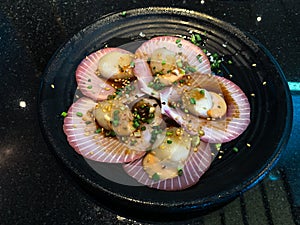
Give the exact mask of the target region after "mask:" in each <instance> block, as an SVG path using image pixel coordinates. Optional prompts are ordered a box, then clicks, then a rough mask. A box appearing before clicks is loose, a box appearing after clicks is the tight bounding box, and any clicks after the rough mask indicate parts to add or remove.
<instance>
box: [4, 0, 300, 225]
mask: <svg viewBox="0 0 300 225" xmlns="http://www.w3.org/2000/svg"><path fill="white" fill-rule="evenodd" d="M147 6H172V7H180V8H186V9H193V10H196V11H199V12H203V13H206V14H209V15H211V16H214V17H216V18H219V19H221V20H224V21H226V22H229V23H231V24H232V25H235V26H236V27H238V28H239V29H241V30H242V31H244V32H246V33H248V34H251V35H253V36H254V37H256V38H257V39H258V40H259V41H260V42H261V43H262V44H264V45H265V46H266V48H267V49H269V50H270V52H271V53H272V54H273V56H274V57H275V58H276V59H277V61H278V62H279V64H280V65H281V67H282V69H283V71H284V73H285V75H286V77H287V80H288V81H291V82H298V81H300V66H299V65H300V49H299V41H300V40H299V38H300V29H299V28H300V16H299V12H300V2H299V1H297V0H274V1H269V0H262V1H254V0H244V1H243V0H231V1H228V0H226V1H225V0H224V1H217V0H210V1H209V0H202V1H200V0H198V1H194V0H191V1H189V0H180V1H175V0H173V1H172V0H164V1H158V0H151V1H148V0H146V1H136V0H128V1H117V0H116V1H113V2H110V1H102V0H97V1H96V0H85V1H79V0H74V1H64V0H61V1H56V0H43V1H34V0H29V1H13V2H12V1H8V0H2V1H1V2H0V81H1V88H0V101H1V106H0V109H1V118H0V137H1V138H0V224H140V223H141V222H138V221H133V220H130V219H127V218H123V217H120V216H118V215H117V214H115V213H113V212H111V211H108V210H107V209H105V208H103V207H102V206H101V205H100V204H98V203H97V202H96V201H94V200H93V199H92V198H91V196H89V195H88V194H87V193H85V192H84V191H82V190H81V189H80V188H79V187H78V185H77V184H76V183H75V182H74V181H73V180H72V178H71V177H70V176H69V175H68V174H67V173H66V171H65V169H64V166H63V165H62V164H61V163H60V162H59V160H57V158H56V157H55V156H54V154H53V153H52V152H51V151H50V150H49V149H48V147H47V145H46V144H45V141H44V139H43V136H42V134H41V131H40V126H39V123H38V119H37V116H38V114H37V111H38V105H37V98H38V93H39V87H40V81H41V76H42V74H43V71H44V69H45V68H46V65H47V63H48V61H49V60H50V58H51V56H52V55H53V54H54V53H55V51H56V50H57V49H58V48H59V47H60V46H61V45H62V44H63V43H64V42H66V41H67V40H68V39H69V38H71V37H72V36H73V35H74V34H75V33H77V32H78V31H80V30H81V29H83V28H84V27H85V26H87V25H89V24H91V23H93V22H95V21H97V20H98V19H99V18H101V16H103V15H106V14H109V13H112V12H120V11H124V10H129V9H133V8H139V7H147ZM293 102H294V110H295V111H294V114H295V118H294V126H293V131H292V135H291V139H290V142H289V144H288V147H287V151H286V152H285V154H284V155H283V156H282V158H281V159H280V161H279V163H278V165H277V167H276V168H274V169H273V171H272V172H271V173H270V175H269V176H267V177H266V178H265V179H264V180H263V182H261V183H260V184H259V185H257V186H256V187H255V188H253V189H251V190H250V191H248V192H246V193H245V194H244V195H242V196H241V197H239V198H237V199H236V200H235V201H233V202H231V203H229V204H228V205H226V206H224V207H223V208H221V209H218V210H216V211H214V212H212V213H210V214H208V215H205V216H201V217H199V218H195V219H191V220H189V221H180V222H176V223H175V222H172V223H171V224H206V225H207V224H209V225H214V224H226V225H228V224H249V225H252V224H259V225H264V224H276V225H277V224H278V225H284V224H286V225H291V224H299V218H300V210H299V209H300V192H299V190H300V167H299V166H298V161H299V158H300V156H299V151H300V149H299V143H300V142H299V141H298V140H299V127H298V126H297V125H298V124H299V116H298V115H299V112H297V111H299V107H300V98H299V96H298V93H297V92H293ZM142 224H145V223H142Z"/></svg>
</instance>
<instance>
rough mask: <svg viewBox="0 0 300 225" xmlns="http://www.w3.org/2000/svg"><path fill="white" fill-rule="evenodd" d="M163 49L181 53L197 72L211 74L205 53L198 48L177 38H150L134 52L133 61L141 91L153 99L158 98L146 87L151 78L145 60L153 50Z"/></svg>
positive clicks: (154, 92)
mask: <svg viewBox="0 0 300 225" xmlns="http://www.w3.org/2000/svg"><path fill="white" fill-rule="evenodd" d="M177 40H180V44H181V47H178V44H179V43H176V41H177ZM164 47H165V48H167V49H168V50H170V51H173V52H175V53H179V52H181V53H182V54H183V55H185V56H186V59H187V61H188V62H189V64H190V65H191V66H193V67H194V68H195V69H196V70H197V71H198V72H201V73H205V74H210V73H211V68H210V62H209V60H208V58H207V56H206V55H205V53H204V52H203V51H202V50H201V49H200V48H199V47H198V46H196V45H194V44H192V43H191V42H189V41H187V40H184V39H182V38H179V37H173V36H160V37H156V38H152V39H150V40H149V41H146V42H145V43H143V44H142V45H141V46H140V47H139V48H138V49H137V50H136V52H135V54H136V56H137V59H136V61H135V68H134V73H135V76H136V77H137V78H138V80H139V83H140V87H141V89H142V90H143V91H144V92H145V93H147V94H149V95H152V96H154V97H158V96H159V94H158V92H157V91H155V90H153V89H152V88H149V87H148V84H149V82H150V81H152V80H153V76H152V73H151V70H150V68H149V65H148V63H147V60H148V58H149V57H150V56H151V54H152V53H153V51H154V50H156V49H158V48H164ZM198 55H201V62H200V61H199V60H198V59H197V56H198Z"/></svg>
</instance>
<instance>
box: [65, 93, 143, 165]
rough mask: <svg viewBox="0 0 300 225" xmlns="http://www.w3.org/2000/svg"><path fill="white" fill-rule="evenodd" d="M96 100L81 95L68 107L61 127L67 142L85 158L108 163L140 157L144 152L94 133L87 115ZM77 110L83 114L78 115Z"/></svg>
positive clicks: (93, 125) (93, 122)
mask: <svg viewBox="0 0 300 225" xmlns="http://www.w3.org/2000/svg"><path fill="white" fill-rule="evenodd" d="M95 105H96V102H95V101H93V100H91V99H89V98H86V97H82V98H80V99H78V100H77V101H76V102H75V103H73V104H72V106H71V107H70V108H69V111H68V115H67V117H66V118H65V119H64V125H63V129H64V132H65V134H66V135H67V140H68V142H69V144H70V145H71V146H72V147H73V148H74V149H75V151H76V152H77V153H79V154H81V155H82V156H84V157H85V158H88V159H91V160H94V161H99V162H108V163H123V162H130V161H133V160H135V159H138V158H140V157H142V156H143V155H144V154H145V152H142V151H139V152H137V151H133V150H131V149H129V148H128V147H127V146H126V145H125V144H123V143H121V142H119V141H118V140H117V139H115V138H112V137H105V136H104V135H102V134H98V133H96V130H97V126H96V123H95V121H94V120H93V118H91V116H89V114H90V112H91V111H92V110H93V107H94V106H95ZM78 112H80V113H82V115H83V116H78V115H77V114H78Z"/></svg>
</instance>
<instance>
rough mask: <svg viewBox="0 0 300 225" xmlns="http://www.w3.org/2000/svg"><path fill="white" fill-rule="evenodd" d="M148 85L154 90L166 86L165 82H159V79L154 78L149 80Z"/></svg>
mask: <svg viewBox="0 0 300 225" xmlns="http://www.w3.org/2000/svg"><path fill="white" fill-rule="evenodd" d="M148 87H151V88H153V89H154V90H156V91H159V90H161V89H163V88H165V87H166V85H165V84H163V83H161V82H160V80H159V79H154V80H153V81H151V82H150V83H149V84H148Z"/></svg>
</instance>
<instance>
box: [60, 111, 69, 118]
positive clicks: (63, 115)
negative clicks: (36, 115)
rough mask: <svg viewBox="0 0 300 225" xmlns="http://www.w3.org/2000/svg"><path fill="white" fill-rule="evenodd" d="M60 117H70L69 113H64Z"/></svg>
mask: <svg viewBox="0 0 300 225" xmlns="http://www.w3.org/2000/svg"><path fill="white" fill-rule="evenodd" d="M60 115H61V116H62V117H66V116H67V115H68V113H67V112H62V113H61V114H60Z"/></svg>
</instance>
